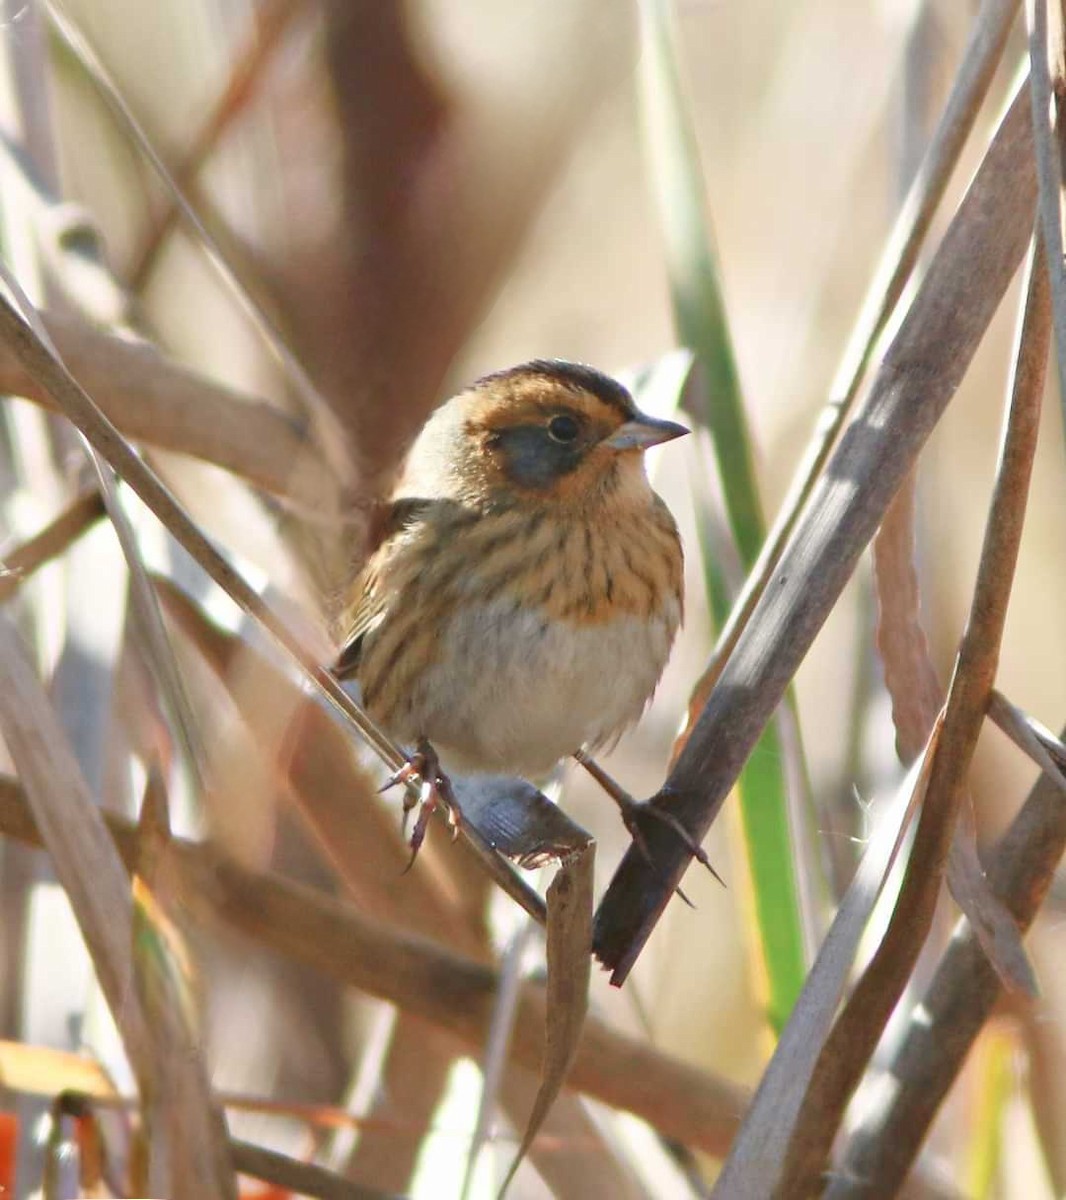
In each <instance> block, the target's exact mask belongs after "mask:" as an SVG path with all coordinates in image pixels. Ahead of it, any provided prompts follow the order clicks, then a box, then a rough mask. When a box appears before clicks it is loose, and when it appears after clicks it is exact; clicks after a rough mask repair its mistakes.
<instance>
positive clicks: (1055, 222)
mask: <svg viewBox="0 0 1066 1200" xmlns="http://www.w3.org/2000/svg"><path fill="white" fill-rule="evenodd" d="M1048 7H1049V6H1048V2H1047V0H1026V5H1025V16H1026V24H1027V26H1028V31H1029V95H1030V97H1031V99H1032V109H1033V151H1034V158H1035V159H1036V179H1037V185H1038V187H1039V189H1040V190H1039V196H1040V229H1041V232H1042V233H1043V242H1044V253H1045V255H1046V258H1047V269H1048V276H1049V278H1050V281H1051V311H1052V313H1053V314H1054V318H1055V358H1056V361H1057V362H1058V369H1059V396H1060V400H1061V402H1062V403H1063V405H1066V385H1064V379H1066V376H1064V372H1066V262H1064V260H1063V244H1062V187H1063V172H1062V155H1061V151H1060V148H1059V142H1058V138H1057V136H1056V134H1059V136H1061V127H1062V110H1061V105H1062V96H1063V89H1064V88H1066V78H1064V77H1063V70H1064V68H1063V63H1062V62H1061V60H1060V59H1059V55H1060V54H1061V53H1062V49H1063V30H1062V11H1061V9H1060V7H1059V5H1058V4H1057V3H1053V4H1051V5H1050V7H1051V11H1052V14H1053V15H1052V18H1051V19H1052V22H1053V29H1054V33H1055V39H1054V44H1055V47H1056V55H1055V57H1056V62H1055V65H1054V78H1052V68H1051V64H1050V62H1049V57H1050V51H1049V45H1048V43H1049V38H1048ZM1064 411H1066V409H1064Z"/></svg>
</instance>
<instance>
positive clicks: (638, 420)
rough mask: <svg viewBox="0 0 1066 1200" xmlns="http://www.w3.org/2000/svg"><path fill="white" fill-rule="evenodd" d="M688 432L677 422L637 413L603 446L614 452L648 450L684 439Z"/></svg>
mask: <svg viewBox="0 0 1066 1200" xmlns="http://www.w3.org/2000/svg"><path fill="white" fill-rule="evenodd" d="M688 432H689V431H688V429H686V428H685V426H684V425H679V424H678V423H677V422H676V421H663V420H660V419H659V418H658V417H649V416H647V415H646V414H644V413H637V414H636V416H634V417H633V418H632V419H631V420H629V421H626V423H625V424H624V425H622V426H621V427H620V428H618V429H616V430H615V431H614V433H612V434H611V436H610V437H608V438H604V439H603V442H602V443H601V444H602V445H604V446H609V447H610V448H611V449H612V450H647V449H648V447H649V446H658V445H659V443H660V442H669V441H672V440H673V439H674V438H678V437H684V435H685V434H686V433H688Z"/></svg>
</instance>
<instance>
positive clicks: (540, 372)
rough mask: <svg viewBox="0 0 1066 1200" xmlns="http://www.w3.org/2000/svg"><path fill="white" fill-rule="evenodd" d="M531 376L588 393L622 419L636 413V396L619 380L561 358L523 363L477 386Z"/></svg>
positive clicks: (540, 359) (537, 359) (483, 378)
mask: <svg viewBox="0 0 1066 1200" xmlns="http://www.w3.org/2000/svg"><path fill="white" fill-rule="evenodd" d="M530 375H533V376H537V377H539V378H541V379H544V380H547V381H550V382H552V383H557V384H561V385H562V386H563V387H566V388H570V389H571V390H574V391H584V392H588V393H589V394H590V395H592V396H595V397H596V398H597V399H598V400H602V401H603V402H604V404H609V405H610V406H611V407H612V408H615V409H617V410H618V411H619V412H620V413H621V414H622V415H623V416H626V417H628V416H629V415H630V414H631V413H632V412H633V411H634V406H633V397H632V396H630V394H629V392H627V391H626V389H625V388H624V387H622V385H621V384H620V383H619V382H618V380H617V379H612V378H611V377H610V376H609V375H604V373H603V372H602V371H597V370H596V368H595V367H589V366H586V365H585V364H584V363H572V362H567V361H566V360H565V359H562V358H535V359H533V360H532V362H527V363H522V364H521V366H517V367H508V368H507V369H506V370H504V371H495V372H493V373H492V374H491V375H485V376H482V378H481V379H479V380H478V381H477V382H476V383H475V384H474V387H475V388H477V389H480V388H483V387H485V386H486V385H492V384H496V383H506V382H508V381H509V380H513V379H519V378H522V377H523V376H526V377H528V376H530Z"/></svg>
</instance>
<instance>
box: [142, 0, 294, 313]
mask: <svg viewBox="0 0 1066 1200" xmlns="http://www.w3.org/2000/svg"><path fill="white" fill-rule="evenodd" d="M306 7H307V6H306V5H305V3H304V2H303V0H270V2H269V3H264V4H260V5H258V6H257V8H255V9H254V10H252V13H251V16H252V22H253V29H252V33H251V36H250V37H249V38H248V41H247V42H246V44H245V45H244V46H243V47H242V49H241V50H240V51H239V52H238V53H237V54H236V56H235V59H234V63H233V66H232V67H231V69H230V73H229V76H228V78H227V80H226V86H225V87H224V88H223V89H222V93H221V95H219V97H218V99H217V100H216V101H215V103H214V105H213V106H212V108H211V111H210V112H209V113H208V114H207V116H206V118H205V119H204V122H203V124H202V125H201V126H200V128H199V129H198V130H197V131H196V133H194V134H193V138H192V142H191V144H190V146H189V148H188V150H187V151H186V152H185V155H184V157H183V158H182V160H181V162H180V163H179V164H178V165H177V166H176V167H175V168H174V171H173V177H174V185H175V188H176V189H177V192H178V194H185V193H186V192H189V191H191V190H192V188H193V186H194V184H195V183H196V178H197V176H198V175H199V174H200V172H201V170H202V169H203V167H204V164H205V163H206V162H207V161H208V157H209V155H210V154H211V152H212V150H214V148H215V147H216V146H217V145H218V143H219V141H220V140H221V138H222V136H223V134H225V132H226V130H227V129H228V128H229V127H230V125H231V124H232V123H233V121H234V120H235V119H236V118H237V117H238V116H239V115H240V114H241V113H243V112H244V111H245V109H246V107H247V105H248V103H249V101H250V100H251V99H252V97H253V96H254V94H255V89H256V85H257V84H258V83H259V81H260V79H261V77H262V74H263V72H264V70H265V69H266V67H267V66H268V65H269V63H270V60H271V58H272V57H273V56H274V53H275V51H276V50H277V49H278V47H279V46H280V45H281V42H282V39H283V37H284V35H285V33H286V32H287V30H288V28H289V26H290V25H291V24H292V22H293V21H294V20H295V18H296V17H297V16H299V15H300V13H301V12H302V11H303V10H304V9H305V8H306ZM180 215H181V214H180V210H179V208H178V205H177V203H176V202H175V200H174V196H173V194H170V195H168V196H167V197H166V199H165V207H164V209H163V211H162V212H161V213H159V214H157V215H156V216H155V218H154V220H153V222H152V226H151V228H150V229H149V230H148V233H147V235H146V236H145V238H144V239H143V241H142V243H141V245H140V246H139V247H138V248H137V249H136V250H135V251H134V253H133V256H132V265H131V266H130V268H129V270H128V271H127V272H126V274H127V278H128V279H129V286H130V288H131V290H133V291H134V292H141V291H143V290H144V288H145V286H146V285H147V282H148V280H149V279H150V278H151V275H152V270H153V268H154V267H155V264H156V262H157V261H158V256H159V251H160V249H161V248H162V247H163V246H165V245H166V241H167V236H168V234H169V233H170V232H171V230H172V229H173V228H174V224H175V222H176V221H177V219H178V217H179V216H180Z"/></svg>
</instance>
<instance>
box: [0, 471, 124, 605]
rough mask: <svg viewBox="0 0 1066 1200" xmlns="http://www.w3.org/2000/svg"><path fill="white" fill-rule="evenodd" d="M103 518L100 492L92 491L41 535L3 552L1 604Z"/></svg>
mask: <svg viewBox="0 0 1066 1200" xmlns="http://www.w3.org/2000/svg"><path fill="white" fill-rule="evenodd" d="M103 515H104V505H103V501H102V500H101V499H100V493H99V491H98V490H97V489H96V488H88V489H87V490H86V491H84V492H82V493H81V495H79V496H78V497H77V498H76V499H74V500H72V501H71V502H70V503H69V504H68V505H67V506H66V508H64V509H63V511H62V512H61V513H60V514H59V515H58V516H57V517H55V518H53V520H51V521H50V522H49V523H48V524H47V525H46V526H45V527H44V529H42V530H41V532H40V533H37V534H34V536H33V537H31V538H29V539H28V540H27V541H25V542H23V543H22V544H21V545H19V546H16V547H15V548H14V549H13V550H8V551H2V552H0V604H3V603H4V601H5V600H9V599H10V598H11V597H12V596H13V595H14V594H15V592H17V591H18V589H19V588H20V587H21V586H22V584H23V583H24V582H25V581H26V580H27V579H29V577H30V576H31V575H32V574H33V573H34V571H36V570H37V569H38V567H43V566H44V565H45V563H49V562H51V561H52V560H53V559H54V558H58V557H59V556H60V555H61V554H63V553H64V552H65V551H67V550H68V549H69V548H70V547H71V545H73V543H74V542H76V541H77V540H78V538H80V537H81V535H82V534H83V533H84V532H85V531H86V530H87V529H90V528H91V527H92V526H93V525H95V524H96V522H97V521H98V520H99V519H100V518H101V517H102V516H103Z"/></svg>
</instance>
